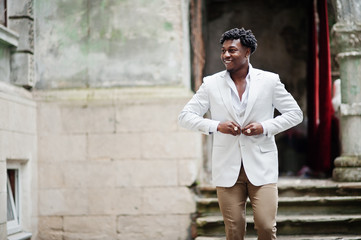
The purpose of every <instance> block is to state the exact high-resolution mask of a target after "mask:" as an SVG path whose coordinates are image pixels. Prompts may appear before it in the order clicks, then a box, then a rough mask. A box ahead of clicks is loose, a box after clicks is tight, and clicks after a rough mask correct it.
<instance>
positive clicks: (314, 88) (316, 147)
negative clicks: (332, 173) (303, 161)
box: [308, 0, 333, 172]
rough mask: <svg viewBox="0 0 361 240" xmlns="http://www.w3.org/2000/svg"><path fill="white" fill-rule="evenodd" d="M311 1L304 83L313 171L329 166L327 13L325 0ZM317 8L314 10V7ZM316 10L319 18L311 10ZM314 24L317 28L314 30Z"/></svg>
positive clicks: (329, 125) (329, 96) (329, 63)
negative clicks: (309, 44)
mask: <svg viewBox="0 0 361 240" xmlns="http://www.w3.org/2000/svg"><path fill="white" fill-rule="evenodd" d="M311 2H312V5H313V6H312V9H313V13H312V23H313V24H312V34H311V35H312V36H311V37H312V40H311V41H312V43H311V58H312V59H311V60H310V65H311V66H310V69H309V70H310V79H309V80H310V82H309V84H308V91H309V96H308V119H309V122H308V124H309V125H308V139H309V158H310V163H309V165H310V167H311V168H312V169H313V170H315V171H317V172H328V171H329V170H330V168H331V162H332V159H331V133H332V129H331V120H332V116H333V108H332V102H331V85H332V79H331V57H330V43H329V31H328V17H327V0H316V2H317V6H316V5H315V4H313V1H311ZM316 9H317V10H316ZM316 13H318V19H319V22H318V23H317V18H316V16H315V14H316ZM317 27H318V31H317Z"/></svg>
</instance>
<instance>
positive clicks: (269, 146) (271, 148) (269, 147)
mask: <svg viewBox="0 0 361 240" xmlns="http://www.w3.org/2000/svg"><path fill="white" fill-rule="evenodd" d="M258 147H259V150H260V151H261V152H262V153H266V152H275V151H277V146H276V144H275V143H273V142H271V143H265V144H261V145H258Z"/></svg>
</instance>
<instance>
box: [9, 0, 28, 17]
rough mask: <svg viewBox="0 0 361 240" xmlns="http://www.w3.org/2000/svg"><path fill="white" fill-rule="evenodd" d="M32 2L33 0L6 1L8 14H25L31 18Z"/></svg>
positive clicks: (12, 15)
mask: <svg viewBox="0 0 361 240" xmlns="http://www.w3.org/2000/svg"><path fill="white" fill-rule="evenodd" d="M33 2H34V0H11V1H8V9H9V10H8V14H9V16H11V17H14V16H22V17H24V16H26V17H28V18H33V13H34V11H33Z"/></svg>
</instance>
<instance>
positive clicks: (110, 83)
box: [35, 0, 189, 89]
mask: <svg viewBox="0 0 361 240" xmlns="http://www.w3.org/2000/svg"><path fill="white" fill-rule="evenodd" d="M186 2H187V1H186V0H182V1H172V0H152V1H143V0H133V1H131V0H123V1H103V0H77V1H72V0H65V1H47V0H38V1H36V3H35V7H36V42H37V43H36V66H37V86H36V87H37V88H41V89H50V88H51V89H53V88H84V87H85V88H86V87H101V88H103V87H114V86H160V85H189V57H188V55H189V53H188V48H189V46H188V45H189V44H188V36H187V35H188V33H187V28H188V24H187V22H188V19H187V8H188V6H187V4H186ZM183 20H185V21H183Z"/></svg>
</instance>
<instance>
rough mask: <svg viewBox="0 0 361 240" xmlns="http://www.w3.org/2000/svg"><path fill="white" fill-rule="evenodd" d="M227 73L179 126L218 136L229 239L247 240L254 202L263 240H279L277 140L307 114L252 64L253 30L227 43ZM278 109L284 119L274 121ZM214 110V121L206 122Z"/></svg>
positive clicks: (215, 158) (210, 82)
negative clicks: (248, 204)
mask: <svg viewBox="0 0 361 240" xmlns="http://www.w3.org/2000/svg"><path fill="white" fill-rule="evenodd" d="M221 44H222V48H221V60H222V62H223V63H224V65H225V67H226V70H225V71H222V72H219V73H216V74H214V75H212V76H208V77H205V78H204V79H203V84H202V85H201V86H200V88H199V90H198V91H197V92H196V94H195V95H194V96H193V98H192V99H191V100H190V101H189V102H188V103H187V105H186V106H185V107H184V109H183V110H182V112H181V113H180V115H179V124H180V125H181V126H182V127H185V128H187V129H190V130H195V131H200V132H202V133H204V134H213V135H214V139H213V150H212V181H213V184H215V185H216V187H217V196H218V202H219V206H220V209H221V212H222V215H223V219H224V223H225V230H226V236H227V240H240V239H244V236H245V231H246V220H245V206H246V200H247V197H249V198H250V201H251V204H252V208H253V215H254V223H255V229H256V230H257V234H258V239H259V240H270V239H276V214H277V206H278V190H277V185H276V183H277V180H278V155H277V147H276V144H275V138H274V135H276V134H277V133H280V132H282V131H284V130H286V129H289V128H291V127H293V126H295V125H297V124H299V123H300V122H301V121H302V118H303V115H302V111H301V109H300V108H299V106H298V105H297V103H296V101H295V100H294V98H293V97H292V96H291V94H290V93H288V92H287V91H286V89H285V87H284V85H283V84H282V83H281V82H280V79H279V76H278V75H277V74H274V73H271V72H266V71H262V70H259V69H255V68H253V67H252V65H251V64H250V62H249V58H250V55H251V54H252V53H253V52H254V51H255V50H256V48H257V40H256V38H255V37H254V35H253V34H252V32H251V31H250V30H245V29H243V28H241V29H238V28H235V29H231V30H229V31H227V32H225V33H224V34H223V35H222V38H221ZM274 108H276V109H277V110H278V111H279V112H280V113H281V114H280V115H279V116H277V117H276V118H274ZM208 110H209V111H210V114H211V117H210V118H208V119H207V118H204V117H203V116H204V114H205V113H206V112H207V111H208Z"/></svg>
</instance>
